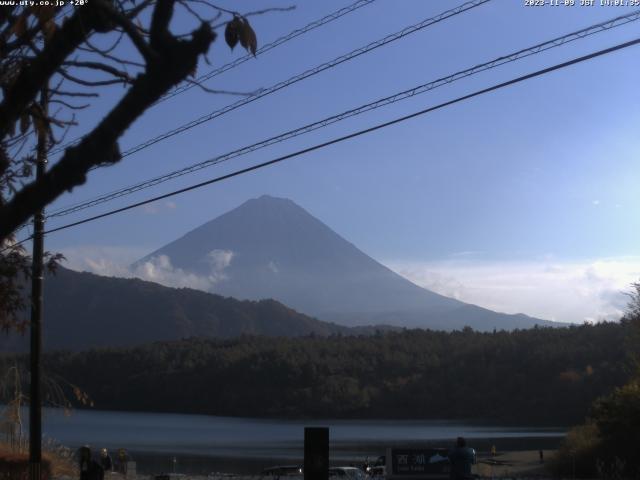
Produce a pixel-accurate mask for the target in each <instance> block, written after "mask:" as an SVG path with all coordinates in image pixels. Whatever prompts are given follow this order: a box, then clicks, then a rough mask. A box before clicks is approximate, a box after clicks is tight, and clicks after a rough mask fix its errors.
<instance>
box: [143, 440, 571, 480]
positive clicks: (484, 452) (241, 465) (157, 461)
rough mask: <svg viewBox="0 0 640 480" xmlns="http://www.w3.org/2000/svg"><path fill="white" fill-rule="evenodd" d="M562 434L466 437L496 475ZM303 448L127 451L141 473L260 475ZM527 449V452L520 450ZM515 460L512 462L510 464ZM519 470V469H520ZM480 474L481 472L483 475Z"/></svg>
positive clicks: (368, 451) (356, 446)
mask: <svg viewBox="0 0 640 480" xmlns="http://www.w3.org/2000/svg"><path fill="white" fill-rule="evenodd" d="M563 438H564V437H552V438H550V437H520V438H470V439H468V444H469V446H471V447H473V448H474V449H475V450H476V452H477V453H478V460H479V463H478V465H477V467H478V468H479V467H480V466H481V465H483V464H482V463H480V460H486V459H489V458H491V455H490V453H489V452H490V450H491V447H492V446H493V445H495V446H496V449H497V453H498V454H497V455H496V457H494V458H495V459H500V458H502V459H503V460H504V461H505V462H506V465H503V466H502V467H504V468H501V466H498V465H494V466H493V469H488V468H484V467H483V470H488V471H489V470H491V471H493V472H494V473H493V474H492V475H489V476H499V475H496V472H498V471H506V470H509V471H512V470H513V469H514V468H516V466H518V465H520V464H521V463H522V462H525V463H526V464H527V468H533V467H535V466H536V465H535V462H536V461H538V463H539V459H538V451H539V450H543V451H544V452H545V458H550V455H551V452H553V451H555V450H556V449H557V448H558V446H559V445H560V443H561V441H562V439H563ZM454 440H455V439H453V438H450V439H444V440H425V441H403V442H393V443H392V444H389V443H386V442H377V441H361V442H357V443H356V442H340V443H337V442H336V443H332V444H331V445H330V452H329V459H330V463H331V465H332V466H346V465H355V466H358V465H362V464H363V463H365V461H366V460H367V459H368V460H369V461H375V459H376V458H377V457H378V456H380V455H384V454H385V451H386V448H387V447H444V448H449V447H451V446H452V444H453V442H454ZM303 451H304V449H303V447H302V445H300V446H299V447H292V448H290V449H285V450H282V449H279V451H278V452H273V453H272V454H264V455H251V454H243V453H242V452H241V451H239V452H238V453H237V454H232V455H215V454H212V455H206V454H179V453H171V452H136V451H135V450H132V451H130V453H131V455H132V457H133V459H134V460H135V461H136V464H137V472H138V473H139V474H141V475H154V474H160V473H172V472H173V471H174V463H173V459H174V458H175V459H176V462H175V473H182V474H185V475H196V476H202V475H205V476H206V475H209V474H211V473H212V472H224V473H229V474H235V475H251V476H256V475H258V476H259V475H260V473H261V471H262V470H263V469H264V468H267V467H273V466H277V465H301V464H303V462H304V457H303V455H304V454H303ZM523 452H527V453H523ZM514 462H515V463H514ZM520 469H521V468H520ZM483 476H484V475H483Z"/></svg>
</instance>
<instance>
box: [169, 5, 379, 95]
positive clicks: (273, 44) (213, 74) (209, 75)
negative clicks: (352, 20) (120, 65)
mask: <svg viewBox="0 0 640 480" xmlns="http://www.w3.org/2000/svg"><path fill="white" fill-rule="evenodd" d="M374 1H375V0H358V1H357V2H355V3H353V4H351V5H349V6H348V7H345V8H342V9H340V10H338V11H336V12H333V13H331V14H329V15H327V16H326V17H323V18H321V19H320V20H316V21H314V22H311V23H309V24H307V25H306V26H305V27H303V28H299V29H296V30H294V31H292V32H291V33H289V34H287V35H284V36H282V37H280V38H278V39H277V40H274V41H273V42H271V43H268V44H267V45H265V46H264V47H261V48H259V49H258V51H257V52H256V55H261V54H263V53H266V52H268V51H269V50H272V49H274V48H276V47H279V46H280V45H282V44H283V43H286V42H288V41H290V40H293V39H294V38H296V37H299V36H300V35H303V34H305V33H307V32H309V31H311V30H314V29H315V28H318V27H320V26H322V25H325V24H327V23H329V22H332V21H334V20H336V19H338V18H340V17H342V16H343V15H346V14H348V13H351V12H353V11H355V10H357V9H359V8H360V7H364V6H366V5H369V4H370V3H373V2H374ZM253 57H254V56H253V54H250V53H247V54H246V55H244V56H242V57H240V58H238V59H236V60H234V61H232V62H229V63H227V64H226V65H223V66H221V67H219V68H216V69H215V70H212V71H210V72H209V73H207V74H205V75H202V76H200V77H198V78H197V79H196V80H195V83H187V84H184V85H181V86H179V87H177V88H176V89H175V90H173V91H172V92H169V93H167V94H166V95H165V96H164V97H162V98H161V99H160V100H158V101H157V102H156V103H160V102H164V101H165V100H168V99H170V98H173V97H175V96H176V95H180V94H181V93H183V92H186V91H187V90H190V89H191V88H193V87H195V86H196V84H197V83H202V82H205V81H208V80H211V79H212V78H213V77H217V76H218V75H220V74H222V73H224V72H226V71H227V70H231V69H232V68H235V67H237V66H238V65H241V64H243V63H244V62H246V61H248V60H251V59H252V58H253Z"/></svg>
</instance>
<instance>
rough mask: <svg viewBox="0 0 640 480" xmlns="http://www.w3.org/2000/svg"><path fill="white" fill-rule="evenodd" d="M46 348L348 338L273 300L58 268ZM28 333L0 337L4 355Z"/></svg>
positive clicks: (50, 291)
mask: <svg viewBox="0 0 640 480" xmlns="http://www.w3.org/2000/svg"><path fill="white" fill-rule="evenodd" d="M44 291H45V297H44V345H45V348H46V349H47V350H53V349H70V350H80V349H87V348H92V347H101V346H108V347H114V346H133V345H138V344H142V343H147V342H152V341H158V340H176V339H180V338H189V337H217V338H231V337H237V336H240V335H242V334H257V335H269V336H298V335H309V334H311V333H314V334H318V335H330V334H333V333H346V331H347V329H346V328H344V327H340V326H338V325H332V324H329V323H325V322H321V321H318V320H316V319H313V318H310V317H308V316H306V315H303V314H300V313H298V312H296V311H294V310H291V309H290V308H288V307H286V306H284V305H282V304H281V303H278V302H276V301H274V300H264V301H260V302H252V301H239V300H235V299H233V298H223V297H221V296H218V295H213V294H210V293H206V292H201V291H199V290H192V289H187V288H180V289H175V288H168V287H164V286H162V285H158V284H155V283H151V282H145V281H142V280H138V279H124V278H112V277H101V276H98V275H94V274H91V273H79V272H74V271H72V270H67V269H65V268H59V269H58V273H57V274H56V275H55V276H53V277H52V276H49V277H47V279H46V280H45V288H44ZM27 342H28V336H27V337H19V336H17V335H15V334H13V335H12V336H10V337H8V338H7V337H6V336H2V337H0V348H1V349H2V350H6V351H9V350H13V351H15V350H25V347H26V346H27Z"/></svg>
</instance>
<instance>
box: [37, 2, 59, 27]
mask: <svg viewBox="0 0 640 480" xmlns="http://www.w3.org/2000/svg"><path fill="white" fill-rule="evenodd" d="M31 11H32V12H33V14H34V15H35V16H36V17H38V20H39V21H40V25H44V24H45V23H47V22H48V21H49V20H51V19H52V18H53V16H54V15H55V14H56V7H55V6H53V5H38V6H36V7H31Z"/></svg>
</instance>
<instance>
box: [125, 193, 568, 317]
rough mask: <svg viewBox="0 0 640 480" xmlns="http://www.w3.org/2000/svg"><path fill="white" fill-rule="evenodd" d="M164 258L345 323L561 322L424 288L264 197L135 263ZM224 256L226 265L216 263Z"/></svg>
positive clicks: (226, 285)
mask: <svg viewBox="0 0 640 480" xmlns="http://www.w3.org/2000/svg"><path fill="white" fill-rule="evenodd" d="M161 256H166V257H167V258H168V259H169V261H170V263H171V265H172V266H174V267H176V268H180V269H182V270H184V271H187V272H192V273H194V274H197V275H201V276H203V277H211V276H212V274H215V276H216V281H215V283H213V284H212V286H211V290H212V291H214V292H216V293H219V294H221V295H226V296H232V297H235V298H240V299H252V300H257V299H264V298H273V299H276V300H278V301H280V302H283V303H284V304H286V305H288V306H290V307H292V308H294V309H296V310H298V311H300V312H304V313H306V314H308V315H312V316H315V317H317V318H319V319H321V320H326V321H335V322H338V323H340V324H343V325H347V326H361V325H372V324H385V325H392V326H398V327H419V328H432V329H444V330H452V329H460V328H463V327H465V326H470V327H472V328H474V329H476V330H493V329H514V328H529V327H533V326H534V325H558V324H556V323H554V322H549V321H546V320H540V319H537V318H533V317H529V316H527V315H523V314H518V315H510V314H504V313H497V312H493V311H491V310H488V309H485V308H481V307H478V306H475V305H470V304H466V303H463V302H460V301H458V300H454V299H452V298H448V297H445V296H442V295H439V294H437V293H434V292H432V291H429V290H426V289H424V288H421V287H419V286H417V285H415V284H413V283H411V282H410V281H409V280H407V279H405V278H404V277H402V276H400V275H398V274H397V273H395V272H393V271H391V270H390V269H389V268H387V267H385V266H384V265H382V264H380V263H379V262H377V261H375V260H374V259H372V258H371V257H369V256H367V255H366V254H364V253H363V252H362V251H360V250H359V249H358V248H357V247H356V246H354V245H353V244H351V243H350V242H348V241H347V240H345V239H344V238H342V237H341V236H339V235H338V234H337V233H335V232H334V231H333V230H331V229H330V228H329V227H327V226H326V225H325V224H324V223H322V222H321V221H319V220H318V219H317V218H315V217H313V216H312V215H311V214H309V213H308V212H307V211H306V210H304V209H303V208H301V207H300V206H298V205H296V204H295V203H294V202H293V201H291V200H288V199H284V198H276V197H271V196H268V195H264V196H262V197H260V198H257V199H251V200H248V201H247V202H245V203H243V204H242V205H240V206H239V207H237V208H235V209H233V210H231V211H229V212H227V213H225V214H223V215H221V216H219V217H217V218H215V219H214V220H211V221H210V222H207V223H205V224H203V225H202V226H200V227H198V228H196V229H195V230H192V231H191V232H189V233H187V234H186V235H184V236H182V237H180V238H179V239H177V240H175V241H173V242H171V243H169V244H168V245H165V246H164V247H162V248H159V249H158V250H156V251H154V252H153V253H151V254H149V255H147V256H146V257H144V258H142V259H141V260H139V261H138V262H136V263H135V264H134V266H137V265H139V264H141V263H144V262H149V261H151V262H153V261H156V260H157V259H158V258H160V257H161ZM220 257H224V262H222V263H221V262H219V261H218V260H220Z"/></svg>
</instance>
